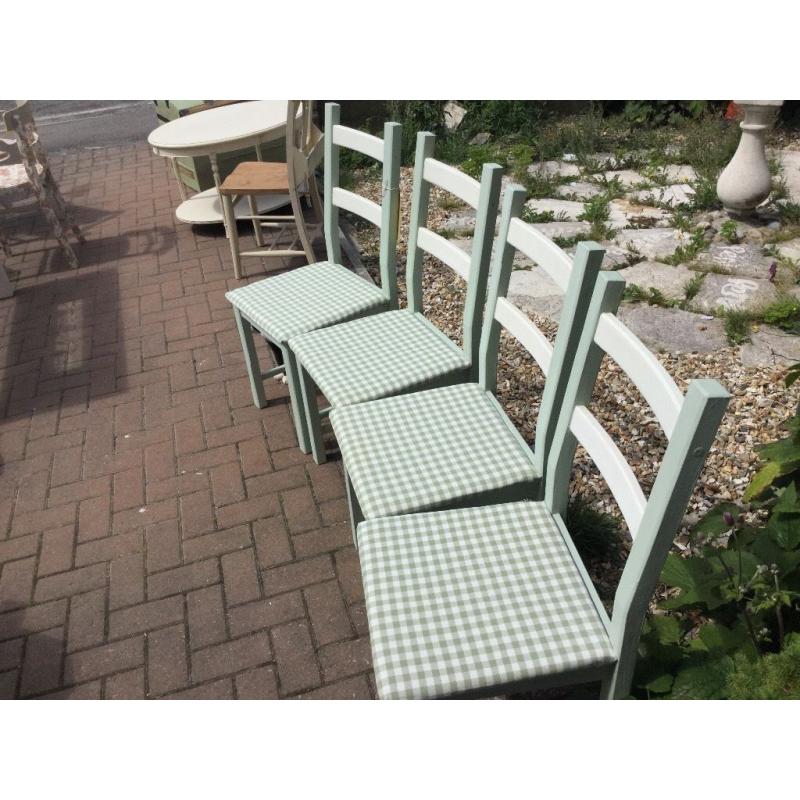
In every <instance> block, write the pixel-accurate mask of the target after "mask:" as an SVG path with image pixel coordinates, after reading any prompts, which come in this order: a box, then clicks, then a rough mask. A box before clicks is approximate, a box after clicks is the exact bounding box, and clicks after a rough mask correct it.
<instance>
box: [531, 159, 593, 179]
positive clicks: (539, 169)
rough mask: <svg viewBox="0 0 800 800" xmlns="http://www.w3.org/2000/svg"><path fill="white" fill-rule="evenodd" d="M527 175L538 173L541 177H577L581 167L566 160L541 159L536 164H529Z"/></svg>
mask: <svg viewBox="0 0 800 800" xmlns="http://www.w3.org/2000/svg"><path fill="white" fill-rule="evenodd" d="M528 174H529V175H539V176H542V177H547V178H552V177H563V178H571V177H578V176H579V175H580V174H581V168H580V167H579V166H578V165H577V164H570V163H569V162H567V161H541V162H539V163H538V164H531V165H530V166H529V167H528Z"/></svg>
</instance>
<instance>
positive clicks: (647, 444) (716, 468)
mask: <svg viewBox="0 0 800 800" xmlns="http://www.w3.org/2000/svg"><path fill="white" fill-rule="evenodd" d="M359 191H360V192H363V193H365V194H366V195H367V196H371V197H372V198H373V199H375V200H379V196H380V182H379V180H373V179H372V178H370V179H369V180H366V181H364V182H363V183H362V184H361V185H360V186H359ZM410 194H411V170H410V169H404V170H403V174H402V180H401V196H402V199H401V208H402V209H403V215H402V217H401V223H400V246H399V252H398V277H399V281H398V282H399V285H400V298H401V305H404V304H405V280H404V274H403V270H404V269H405V257H406V239H407V232H408V205H409V201H410ZM443 198H444V193H442V192H439V191H438V190H434V191H433V192H432V194H431V205H430V209H431V211H430V215H429V226H430V227H431V228H433V229H434V230H435V229H436V228H437V226H438V225H439V224H440V223H441V222H442V221H443V220H444V219H445V217H446V216H447V214H448V211H445V210H443V209H442V208H441V206H440V203H441V201H442V199H443ZM449 211H450V213H452V209H449ZM359 239H360V241H361V244H362V247H363V249H364V251H365V252H377V243H378V235H377V231H375V229H374V228H372V227H371V226H367V227H364V226H359ZM364 261H365V266H367V268H368V270H369V271H370V272H371V274H373V276H377V260H376V259H375V258H373V257H365V259H364ZM464 286H465V284H464V282H463V281H461V280H460V279H459V278H457V277H456V276H455V275H454V274H453V273H452V271H451V270H449V269H448V268H447V267H445V266H443V265H441V264H440V263H439V262H437V261H435V260H434V259H431V258H427V257H426V259H425V265H424V270H423V298H424V299H423V305H424V311H425V314H426V315H427V316H428V318H429V319H430V320H431V321H432V322H433V323H434V324H436V325H437V326H438V327H439V328H440V329H441V330H443V331H444V332H445V333H447V334H448V335H449V336H451V337H452V338H453V339H454V340H456V341H459V342H460V340H461V323H462V311H463V302H464ZM532 318H533V319H534V321H535V322H536V324H537V325H538V326H539V327H540V328H541V329H542V330H543V331H544V332H545V333H546V334H547V335H548V336H549V337H551V338H552V336H553V335H554V334H555V332H556V329H557V326H556V325H554V324H553V323H552V322H550V321H548V320H546V319H544V318H541V317H537V316H533V317H532ZM739 350H740V348H739V347H730V348H726V349H724V350H719V351H716V352H712V353H680V354H674V353H656V357H657V358H658V359H659V361H660V362H661V363H662V364H663V365H664V367H665V369H666V370H667V372H669V374H670V375H671V376H672V377H673V378H674V380H675V381H676V383H677V385H678V387H679V388H680V389H681V390H682V391H685V390H686V387H687V385H688V382H689V380H691V379H692V378H703V377H709V378H716V379H717V380H718V381H719V382H720V383H721V384H722V385H723V386H725V387H726V388H727V389H728V391H729V392H730V393H731V395H732V399H731V402H730V405H729V407H728V411H727V413H726V414H725V417H724V418H723V421H722V425H721V427H720V430H719V432H718V434H717V437H716V440H715V442H714V446H713V448H712V450H711V452H710V454H709V457H708V460H707V462H706V466H705V468H704V470H703V472H702V473H701V476H700V479H699V480H698V483H697V486H696V489H695V492H694V494H693V495H692V498H691V500H690V503H689V507H688V510H687V514H686V517H685V519H684V527H683V529H682V531H681V533H680V534H679V536H678V538H677V540H676V547H677V548H679V549H681V550H685V549H686V542H687V534H688V530H689V528H690V526H691V525H692V524H694V523H695V522H696V521H697V520H698V519H699V518H700V517H701V516H702V515H703V514H704V513H705V512H706V511H707V510H708V509H710V508H711V507H712V506H713V505H715V504H716V503H717V502H721V501H740V500H741V498H742V494H743V492H744V489H745V487H746V486H747V483H748V481H749V479H750V477H751V476H752V474H753V473H754V471H755V470H756V469H757V467H758V456H757V454H756V452H755V448H756V446H757V445H759V444H762V443H765V442H768V441H770V440H772V439H775V438H776V437H777V436H778V435H779V433H780V430H779V428H780V425H781V423H782V422H784V421H785V420H786V419H788V418H789V417H790V416H791V415H792V413H793V410H794V408H795V406H796V405H797V403H798V400H800V386H799V384H800V382H798V384H795V386H794V387H792V388H790V389H786V388H785V387H784V385H783V380H782V371H781V370H776V369H775V368H774V367H745V366H743V365H742V363H741V360H740V357H739ZM543 385H544V377H543V375H542V373H541V371H540V370H539V368H538V367H537V366H536V363H535V362H534V361H533V359H532V358H531V357H530V356H529V355H528V353H527V351H525V350H524V349H523V348H522V347H521V346H520V345H519V344H518V343H517V342H516V341H515V340H514V339H512V338H511V337H509V336H507V335H506V334H504V335H503V337H502V339H501V346H500V358H499V367H498V382H497V386H498V390H497V396H498V399H499V400H500V402H501V404H502V405H503V407H504V408H505V410H506V412H507V413H508V415H509V416H510V418H511V419H512V420H513V421H514V423H515V425H516V426H517V428H518V429H519V431H520V432H521V433H522V435H523V437H524V438H525V439H526V441H528V442H529V443H533V439H534V435H535V430H536V417H537V414H538V410H539V399H540V397H541V391H542V388H543ZM592 411H593V412H594V413H595V415H596V416H597V417H598V419H599V420H600V422H601V423H602V424H603V426H604V427H605V428H606V430H607V431H608V432H609V434H610V435H611V437H612V438H613V439H614V441H615V443H616V444H617V446H618V447H619V448H620V450H621V451H622V453H623V455H624V456H625V457H626V458H627V459H628V461H629V463H630V464H631V466H632V468H633V470H634V473H635V474H636V476H637V478H638V479H639V480H640V481H641V484H642V488H643V489H644V491H645V493H646V494H647V493H648V492H649V489H650V487H651V485H652V480H653V479H654V477H655V472H656V470H657V468H658V466H659V465H660V463H661V459H662V457H663V453H664V449H665V446H666V439H665V437H664V436H663V434H662V433H661V429H660V427H659V425H658V422H657V421H656V420H655V418H654V415H653V414H652V412H651V411H650V408H649V406H648V405H647V403H646V402H645V401H644V400H643V398H642V397H641V395H640V394H639V392H638V391H637V389H636V388H635V387H634V386H633V385H632V384H631V382H630V381H629V380H628V378H627V377H626V376H625V375H624V373H622V371H621V370H620V368H619V367H618V366H617V365H616V364H615V363H614V362H613V361H611V360H610V359H609V358H605V359H604V362H603V366H602V368H601V372H600V376H599V379H598V381H597V385H596V387H595V393H594V396H593V400H592ZM571 494H572V495H573V496H575V495H581V496H582V497H583V498H584V499H585V500H587V501H588V502H589V503H591V504H592V505H593V507H595V508H597V509H598V510H601V511H604V512H607V513H610V514H613V515H615V516H616V517H618V518H620V519H621V515H620V513H619V509H618V508H617V505H616V503H615V501H614V499H613V497H612V496H611V493H610V491H609V489H608V487H607V486H606V484H605V482H604V481H603V479H602V478H601V477H600V474H599V472H598V471H597V469H596V468H595V467H594V464H593V462H592V461H591V460H590V459H589V458H588V456H587V454H586V453H585V452H583V451H582V449H581V448H579V449H578V454H577V456H576V461H575V465H574V468H573V475H572V485H571ZM623 525H624V523H623ZM609 566H610V565H608V564H591V565H588V567H589V571H590V573H591V574H592V577H593V578H594V579H595V580H596V581H597V582H598V583H599V586H598V588H599V589H600V590H601V594H603V595H604V596H608V593H607V592H606V591H603V589H604V588H610V587H611V586H615V585H616V574H609ZM610 572H611V573H617V572H618V569H617V570H614V569H611V570H610ZM612 592H613V590H612Z"/></svg>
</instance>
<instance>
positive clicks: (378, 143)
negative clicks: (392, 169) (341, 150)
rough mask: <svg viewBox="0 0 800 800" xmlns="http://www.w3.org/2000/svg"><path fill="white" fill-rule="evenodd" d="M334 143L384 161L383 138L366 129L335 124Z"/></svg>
mask: <svg viewBox="0 0 800 800" xmlns="http://www.w3.org/2000/svg"><path fill="white" fill-rule="evenodd" d="M333 143H334V144H336V145H339V146H340V147H347V148H349V149H350V150H357V151H358V152H359V153H363V154H364V155H365V156H369V157H370V158H374V159H375V160H376V161H380V162H381V163H383V139H379V138H378V137H377V136H372V135H371V134H369V133H364V131H357V130H355V129H354V128H347V127H345V126H344V125H334V126H333Z"/></svg>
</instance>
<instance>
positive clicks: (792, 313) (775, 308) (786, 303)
mask: <svg viewBox="0 0 800 800" xmlns="http://www.w3.org/2000/svg"><path fill="white" fill-rule="evenodd" d="M763 316H764V322H766V323H767V324H768V325H777V326H778V327H779V328H781V329H783V330H785V331H791V332H793V333H794V332H797V331H798V330H800V300H798V299H797V298H796V297H792V296H790V295H786V296H784V297H779V298H778V299H777V300H776V301H775V302H774V303H772V304H770V305H769V306H768V307H767V308H766V309H764V314H763Z"/></svg>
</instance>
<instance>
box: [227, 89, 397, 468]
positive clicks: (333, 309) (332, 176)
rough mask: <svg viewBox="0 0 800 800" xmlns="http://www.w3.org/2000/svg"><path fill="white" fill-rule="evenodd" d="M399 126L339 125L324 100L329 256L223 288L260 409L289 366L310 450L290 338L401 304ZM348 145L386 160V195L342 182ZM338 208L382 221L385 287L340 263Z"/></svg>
mask: <svg viewBox="0 0 800 800" xmlns="http://www.w3.org/2000/svg"><path fill="white" fill-rule="evenodd" d="M401 129H402V126H401V125H399V124H398V123H395V122H387V123H386V124H385V125H384V129H383V132H384V138H383V141H381V140H380V139H379V138H378V137H376V136H371V135H369V134H367V133H363V132H361V131H357V130H353V129H352V128H347V127H345V126H343V125H340V124H339V106H338V105H336V104H335V103H328V104H327V105H326V106H325V209H324V221H325V244H326V248H327V256H328V260H327V261H320V262H318V263H316V264H310V265H308V266H303V267H299V268H298V269H294V270H292V271H290V272H286V273H283V274H282V275H276V276H273V277H270V278H264V279H262V280H260V281H256V282H255V283H251V284H249V285H247V286H242V287H240V288H238V289H233V290H232V291H230V292H228V293H227V294H226V295H225V297H227V299H228V300H229V301H230V303H231V305H232V306H233V313H234V316H235V317H236V324H237V326H238V328H239V335H240V337H241V339H242V348H243V349H244V357H245V364H246V366H247V373H248V376H249V378H250V388H251V390H252V393H253V402H254V403H255V405H256V406H257V407H258V408H264V407H265V406H266V404H267V400H266V396H265V394H264V385H263V381H264V379H265V378H268V377H270V376H272V375H278V374H283V373H285V375H286V378H287V382H288V385H289V394H290V401H291V407H292V414H293V416H294V422H295V430H296V431H297V440H298V443H299V445H300V449H301V450H302V451H303V452H304V453H307V452H309V448H310V444H309V440H308V432H307V428H306V415H305V414H304V413H303V409H302V406H301V390H300V385H299V383H298V376H297V367H296V362H295V358H294V355H293V353H292V351H291V348H290V347H289V345H288V341H289V339H290V337H292V336H295V335H296V334H299V333H303V332H305V331H311V330H315V329H317V328H322V327H325V326H326V325H333V324H335V323H337V322H344V321H345V320H350V319H353V318H355V317H359V316H363V315H366V314H375V313H377V312H380V311H386V310H387V309H390V308H396V307H397V272H396V256H397V253H396V251H397V229H398V215H399V210H400V132H401ZM343 147H344V148H348V149H351V150H355V151H357V152H359V153H362V154H363V155H366V156H369V157H370V158H373V159H375V160H376V161H378V162H382V164H383V198H382V202H381V205H380V206H379V205H377V204H376V203H374V202H372V201H371V200H367V199H366V198H364V197H361V196H359V195H357V194H355V193H353V192H350V191H348V190H346V189H342V188H340V187H339V151H340V149H341V148H343ZM340 208H343V209H345V210H347V211H351V212H352V213H354V214H358V215H359V216H361V217H363V218H364V219H366V220H368V221H369V222H372V223H373V224H374V225H377V226H378V227H379V228H380V231H381V238H380V279H381V285H380V287H378V286H375V285H374V284H372V283H370V282H368V281H366V280H364V279H363V278H361V277H359V276H358V275H356V274H355V273H354V272H352V271H351V270H349V269H347V268H346V267H344V266H342V263H341V262H342V254H341V246H340V242H339V209H340ZM254 332H255V333H258V334H260V335H262V336H263V337H264V338H265V339H266V340H267V341H268V342H269V343H270V345H271V347H272V349H273V351H274V352H275V355H276V359H277V360H278V361H279V362H280V363H279V364H278V366H276V367H274V368H272V369H269V370H266V371H262V369H261V366H260V364H259V359H258V354H257V352H256V346H255V340H254Z"/></svg>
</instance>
